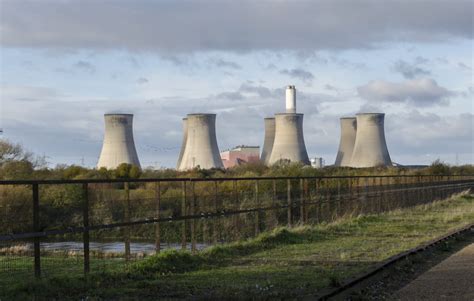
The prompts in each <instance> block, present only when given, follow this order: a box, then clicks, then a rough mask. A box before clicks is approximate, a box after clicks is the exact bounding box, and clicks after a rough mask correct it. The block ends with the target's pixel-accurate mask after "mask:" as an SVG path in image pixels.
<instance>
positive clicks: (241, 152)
mask: <svg viewBox="0 0 474 301" xmlns="http://www.w3.org/2000/svg"><path fill="white" fill-rule="evenodd" d="M221 159H222V163H223V164H224V167H225V168H231V167H234V166H237V165H242V164H245V163H257V162H259V161H260V147H259V146H246V145H242V146H236V147H234V148H233V149H231V150H227V151H223V152H221Z"/></svg>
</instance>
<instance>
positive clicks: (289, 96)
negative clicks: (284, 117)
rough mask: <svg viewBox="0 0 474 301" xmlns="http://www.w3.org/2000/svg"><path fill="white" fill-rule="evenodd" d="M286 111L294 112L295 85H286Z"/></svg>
mask: <svg viewBox="0 0 474 301" xmlns="http://www.w3.org/2000/svg"><path fill="white" fill-rule="evenodd" d="M285 94H286V112H287V113H292V114H295V113H296V88H295V86H288V87H286V91H285Z"/></svg>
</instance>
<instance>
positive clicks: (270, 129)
mask: <svg viewBox="0 0 474 301" xmlns="http://www.w3.org/2000/svg"><path fill="white" fill-rule="evenodd" d="M264 120H265V138H264V140H263V149H262V155H261V156H260V161H261V162H262V163H263V164H268V159H270V155H271V153H272V149H273V141H275V118H265V119H264Z"/></svg>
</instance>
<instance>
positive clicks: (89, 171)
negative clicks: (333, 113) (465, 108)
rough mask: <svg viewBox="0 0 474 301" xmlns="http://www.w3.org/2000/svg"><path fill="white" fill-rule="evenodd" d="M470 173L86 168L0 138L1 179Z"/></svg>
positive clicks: (441, 168)
mask: <svg viewBox="0 0 474 301" xmlns="http://www.w3.org/2000/svg"><path fill="white" fill-rule="evenodd" d="M404 174H405V175H418V174H426V175H441V174H445V175H447V174H451V175H467V174H474V165H472V164H471V165H462V166H450V165H448V164H446V163H443V162H441V161H440V160H436V161H434V162H433V163H432V164H431V165H430V166H428V167H426V168H416V169H415V168H407V167H376V168H364V169H354V168H348V167H334V166H328V167H325V168H322V169H315V168H311V167H309V166H303V165H301V164H298V163H284V162H282V163H281V164H278V165H274V166H271V167H267V166H265V165H263V164H261V163H252V164H245V165H241V166H236V167H234V168H231V169H227V170H223V169H210V170H201V169H194V170H190V171H186V172H182V171H177V170H175V169H151V168H145V169H143V170H140V169H139V168H137V167H136V166H131V165H128V164H122V165H120V166H119V167H118V168H116V169H112V170H110V169H106V168H100V169H95V168H86V167H82V166H77V165H65V164H60V165H57V166H56V167H54V168H48V167H47V164H46V162H45V161H44V159H43V158H41V157H36V156H35V155H34V154H32V153H30V152H28V151H26V150H25V149H24V148H23V147H22V146H21V145H19V144H15V143H12V142H9V141H8V140H0V179H2V180H29V179H41V180H44V179H57V180H59V179H120V178H124V179H126V178H189V177H192V178H222V177H257V176H266V177H271V176H339V175H354V176H357V175H404Z"/></svg>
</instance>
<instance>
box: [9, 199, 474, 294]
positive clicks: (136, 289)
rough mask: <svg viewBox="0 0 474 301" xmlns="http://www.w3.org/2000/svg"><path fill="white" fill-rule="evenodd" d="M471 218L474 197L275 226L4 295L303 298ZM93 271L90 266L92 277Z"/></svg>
mask: <svg viewBox="0 0 474 301" xmlns="http://www.w3.org/2000/svg"><path fill="white" fill-rule="evenodd" d="M473 220H474V196H467V195H466V196H458V197H455V198H452V199H449V200H445V201H438V202H435V203H433V204H429V205H422V206H417V207H413V208H408V209H401V210H396V211H392V212H389V213H384V214H380V215H369V216H360V217H357V218H351V219H344V220H340V221H338V222H334V223H330V224H322V225H316V226H300V227H294V228H291V229H288V228H278V229H275V230H274V231H272V232H267V233H263V234H261V235H260V236H258V237H256V238H254V239H250V240H246V241H240V242H236V243H231V244H226V245H219V246H214V247H211V248H208V249H205V250H204V251H202V252H199V253H198V254H191V253H189V252H183V251H166V252H163V253H161V254H158V255H154V256H150V257H147V258H145V259H143V260H140V261H137V262H135V263H133V264H131V265H130V266H129V268H128V269H126V270H124V269H121V268H116V269H113V270H110V269H108V270H107V269H106V270H105V271H104V272H102V273H99V274H97V273H94V274H92V275H90V276H89V278H88V279H87V280H86V279H84V277H82V276H80V275H81V273H80V272H79V273H76V274H75V275H76V276H70V275H74V274H72V273H70V274H68V273H64V274H62V275H60V276H58V277H51V278H49V279H45V280H42V281H31V282H28V283H25V281H23V282H22V281H17V282H19V283H18V284H16V285H11V286H9V287H8V288H7V289H6V290H5V291H4V295H5V296H6V297H7V299H8V298H11V297H13V296H14V297H17V298H26V299H31V297H32V296H36V297H37V298H39V299H54V298H56V299H67V298H72V299H78V298H84V299H85V298H89V299H117V298H119V297H120V298H124V299H127V298H129V299H156V298H166V297H179V298H195V297H197V298H248V297H249V296H255V297H262V298H267V297H285V298H286V297H290V298H291V297H295V296H300V297H301V296H310V295H314V294H315V293H316V292H317V291H319V290H321V289H324V288H327V287H337V286H339V285H340V284H341V283H342V281H343V280H344V279H346V278H348V277H351V276H354V275H355V274H357V273H360V272H363V271H365V270H367V269H369V268H370V267H371V266H373V265H374V264H375V263H378V262H380V261H383V260H385V259H387V258H388V257H390V256H393V255H395V254H398V253H400V252H403V251H405V250H407V249H410V248H413V247H416V246H418V245H420V244H422V243H424V242H427V241H429V240H431V239H434V238H436V237H438V236H440V235H443V234H445V233H447V232H448V231H451V230H453V229H456V228H459V227H462V226H464V225H467V224H468V223H470V222H472V221H473ZM0 258H1V257H0ZM104 260H105V259H104ZM109 260H112V259H109ZM0 264H1V263H0ZM110 264H111V265H112V266H113V265H114V264H116V263H114V262H110ZM77 266H79V267H80V265H77ZM97 268H98V266H96V267H94V266H93V267H92V271H97V270H98V269H97ZM0 277H2V276H0ZM3 277H5V276H3ZM17 280H19V279H17ZM0 296H1V294H0Z"/></svg>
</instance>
